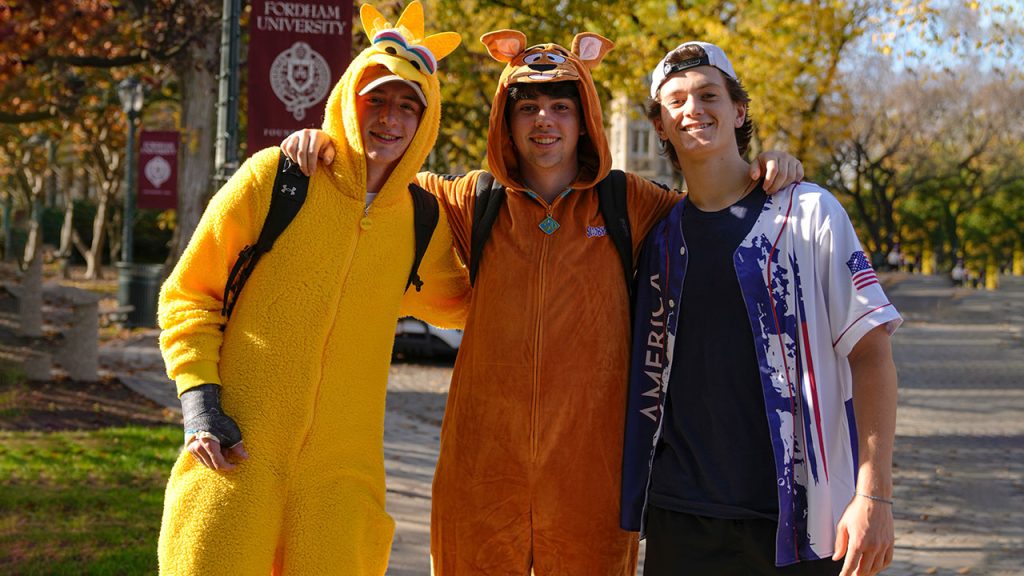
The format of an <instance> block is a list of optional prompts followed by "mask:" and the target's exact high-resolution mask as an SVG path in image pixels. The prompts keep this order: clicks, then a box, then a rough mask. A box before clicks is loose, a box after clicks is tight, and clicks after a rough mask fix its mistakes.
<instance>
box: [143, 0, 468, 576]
mask: <svg viewBox="0 0 1024 576" xmlns="http://www.w3.org/2000/svg"><path fill="white" fill-rule="evenodd" d="M361 16H362V20H363V23H364V28H365V29H366V32H367V35H368V36H369V37H370V38H371V41H372V46H371V47H370V48H368V49H366V50H364V51H363V52H362V53H360V54H359V55H358V56H357V57H356V58H355V59H354V60H353V61H352V63H351V64H350V65H349V68H348V70H347V71H346V72H345V73H344V75H343V76H342V77H341V80H340V81H339V82H338V84H337V85H336V86H335V88H334V90H333V92H332V93H331V96H330V97H329V99H328V101H327V107H326V112H325V119H324V124H323V127H324V130H325V132H326V133H327V134H329V135H330V137H331V139H332V141H333V142H334V143H335V146H336V148H337V150H338V157H337V159H336V160H335V162H334V165H333V166H332V169H331V170H324V171H321V172H320V173H318V174H317V175H316V176H315V177H313V178H311V179H310V182H309V194H308V197H307V199H306V200H305V202H304V203H303V205H302V207H301V210H299V212H298V214H297V215H296V216H295V218H294V220H292V221H291V223H289V224H288V226H287V228H285V230H284V232H283V233H281V234H280V236H279V237H278V238H277V240H276V242H275V243H274V246H273V250H271V251H269V252H267V253H266V254H265V255H264V256H263V258H262V259H260V261H259V264H258V265H257V266H255V268H254V269H253V270H252V275H251V276H250V277H249V279H248V282H247V283H246V284H245V290H244V291H242V292H241V295H240V296H239V297H238V300H237V306H234V307H233V311H232V312H229V311H228V310H232V308H230V307H225V304H226V303H225V301H224V296H223V295H224V294H225V286H226V284H227V283H228V278H229V273H230V271H231V270H232V268H233V266H234V263H235V262H236V260H237V259H239V258H240V256H239V254H240V252H241V251H242V250H243V248H246V247H249V246H252V245H253V244H255V243H256V241H257V238H258V237H260V235H261V229H263V225H264V220H265V219H266V218H267V217H268V216H267V215H268V212H269V206H270V204H271V198H272V197H274V198H275V201H277V200H280V199H282V197H283V198H284V201H285V202H287V201H289V200H288V198H290V192H289V186H287V185H282V186H280V187H279V188H277V189H273V188H274V183H275V174H276V171H277V169H278V157H279V153H280V152H279V150H278V149H277V148H273V149H266V150H262V151H259V152H257V153H256V154H254V155H253V156H252V157H251V158H250V159H249V160H248V161H246V163H245V164H244V165H243V166H242V167H241V168H240V169H239V170H238V172H237V173H236V174H235V175H234V176H233V177H232V178H231V180H230V181H229V182H228V183H227V184H226V185H225V186H224V187H223V188H222V189H221V190H220V191H218V192H217V194H216V195H215V196H214V197H213V199H212V200H211V201H210V204H209V206H208V207H207V209H206V211H205V213H204V214H203V218H202V220H201V222H200V224H199V227H198V228H197V229H196V232H195V235H194V236H193V237H192V239H191V240H190V242H189V245H188V248H187V249H186V250H185V253H184V254H183V255H182V258H181V260H180V261H179V262H178V265H177V266H176V267H175V269H174V271H173V272H172V273H171V275H170V276H169V277H168V279H167V281H166V283H165V284H164V286H163V289H162V290H161V295H160V310H159V319H160V326H161V328H163V332H162V333H161V335H160V346H161V349H162V352H163V355H164V359H165V362H166V364H167V372H168V375H169V376H170V377H171V378H173V379H174V380H175V382H176V384H177V387H178V392H179V395H180V398H181V402H182V414H183V419H184V427H185V435H186V438H185V444H186V448H187V449H186V450H185V451H183V452H182V453H181V455H180V456H179V457H178V460H177V462H176V463H175V465H174V469H173V470H172V471H171V477H170V480H169V481H168V484H167V493H166V497H165V501H164V515H163V525H162V527H161V531H160V542H159V547H158V555H159V563H160V572H161V574H175V575H197V576H198V575H204V576H205V575H209V574H271V573H283V574H340V575H346V576H349V575H366V576H380V575H383V574H384V573H385V570H386V567H387V563H388V554H389V552H390V548H391V537H392V533H393V531H394V521H393V520H392V519H391V517H390V516H389V515H388V514H387V512H386V511H385V505H384V497H385V489H384V461H383V445H382V438H383V434H384V398H385V394H386V384H387V371H388V364H389V362H390V358H391V347H392V342H393V340H394V327H395V320H396V318H398V317H399V315H401V314H409V313H413V314H416V315H417V316H420V317H423V318H425V319H427V320H429V321H431V322H435V323H441V324H448V325H455V326H458V325H461V323H462V320H463V316H464V313H463V306H462V302H463V298H464V297H466V296H467V295H468V288H469V286H468V283H467V282H466V279H465V271H464V269H463V268H462V267H461V266H459V265H458V264H457V262H455V261H454V259H453V257H452V255H451V249H452V240H451V235H450V231H449V226H448V224H447V221H446V218H445V214H444V212H443V211H442V212H441V214H440V218H439V222H438V225H437V227H436V230H435V232H434V234H433V236H432V238H431V241H430V244H429V246H428V247H427V249H426V252H425V254H424V256H423V260H422V262H421V264H420V267H419V274H420V276H422V277H423V279H424V281H423V291H422V292H421V293H420V294H419V297H418V298H417V299H416V300H415V302H411V303H410V304H409V306H407V307H404V308H403V298H404V291H405V289H406V287H407V285H408V282H409V278H410V265H411V263H412V262H413V257H414V237H413V218H414V215H413V200H412V198H411V194H410V190H409V182H410V181H411V180H412V179H413V177H414V175H415V173H416V170H418V169H419V167H420V166H421V165H422V163H423V161H424V159H425V158H426V156H427V153H428V152H429V151H430V149H431V147H432V146H433V144H434V140H435V139H436V137H437V132H438V125H439V119H440V106H441V104H440V87H439V85H438V80H437V77H436V76H435V73H434V72H435V68H434V66H436V63H437V59H439V58H443V57H444V56H445V55H447V54H448V53H449V52H450V51H451V50H453V49H454V48H455V47H456V46H457V45H458V43H459V39H458V36H457V35H454V34H451V35H434V36H429V37H426V38H424V37H423V12H422V8H421V7H420V6H419V4H416V3H412V4H410V6H409V7H408V8H407V9H406V12H405V13H403V16H402V19H401V20H399V23H398V26H396V27H394V28H392V27H391V26H390V25H389V24H388V23H387V22H386V21H385V20H384V19H383V17H379V13H377V12H376V10H373V9H372V8H370V7H369V6H363V10H362V12H361ZM424 62H426V63H429V64H431V66H429V67H428V66H424V65H423V63H424ZM291 193H294V189H291ZM228 315H230V320H229V319H228V318H227V316H228ZM243 439H244V448H243V443H242V442H243Z"/></svg>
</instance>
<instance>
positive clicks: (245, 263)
mask: <svg viewBox="0 0 1024 576" xmlns="http://www.w3.org/2000/svg"><path fill="white" fill-rule="evenodd" d="M275 174H276V175H275V176H274V188H273V192H272V193H271V196H270V210H269V211H268V212H267V218H266V220H264V221H263V229H262V230H260V235H259V238H258V239H257V240H256V243H255V244H252V245H248V246H246V247H245V248H243V249H242V251H241V252H239V253H238V259H237V260H235V265H234V266H232V267H231V273H230V274H229V275H228V281H227V284H226V285H225V286H224V307H223V308H222V309H221V311H220V313H221V314H222V315H223V316H224V317H225V318H231V312H232V311H233V310H234V309H235V304H236V303H237V302H238V296H239V295H240V294H241V293H242V288H243V287H245V283H246V281H248V280H249V275H250V274H252V271H253V269H254V268H255V267H256V263H257V262H259V260H260V257H262V256H263V255H264V254H266V253H267V252H270V249H271V248H273V247H274V242H275V241H276V240H277V237H278V236H280V235H281V233H282V232H284V230H285V228H287V227H288V225H289V224H291V222H292V220H294V219H295V215H296V214H298V213H299V209H300V208H302V203H303V202H305V201H306V192H308V190H309V176H306V175H305V174H303V173H302V171H301V170H299V166H298V165H297V164H295V163H294V162H292V161H291V160H289V159H288V157H287V156H285V155H284V152H281V156H280V157H279V158H278V160H277V171H276V173H275ZM222 328H223V326H222Z"/></svg>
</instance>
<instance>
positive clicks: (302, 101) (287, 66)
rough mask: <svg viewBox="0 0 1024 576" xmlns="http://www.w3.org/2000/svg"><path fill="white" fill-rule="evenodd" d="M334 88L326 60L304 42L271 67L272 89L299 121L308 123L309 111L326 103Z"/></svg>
mask: <svg viewBox="0 0 1024 576" xmlns="http://www.w3.org/2000/svg"><path fill="white" fill-rule="evenodd" d="M331 86H333V83H332V82H331V67H330V66H329V65H328V64H327V60H325V59H324V57H323V56H321V55H320V53H319V52H317V51H316V50H313V48H312V47H310V45H309V44H306V43H305V42H296V43H294V44H292V45H291V46H290V47H289V48H288V49H287V50H285V51H283V52H281V53H280V54H278V55H277V58H274V63H273V64H271V66H270V87H271V88H273V90H274V95H275V96H277V98H278V100H280V101H281V102H282V103H284V105H285V109H286V110H288V111H289V112H291V113H292V116H294V117H295V119H296V120H300V121H301V120H303V119H305V117H306V109H307V108H310V107H313V106H315V105H317V104H319V103H320V102H321V101H323V99H324V97H326V96H327V93H328V92H329V91H330V90H331Z"/></svg>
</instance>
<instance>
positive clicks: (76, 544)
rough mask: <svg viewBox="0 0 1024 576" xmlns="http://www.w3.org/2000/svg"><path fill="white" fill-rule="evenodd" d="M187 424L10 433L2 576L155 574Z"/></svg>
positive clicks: (2, 455) (2, 501)
mask: <svg viewBox="0 0 1024 576" xmlns="http://www.w3.org/2000/svg"><path fill="white" fill-rule="evenodd" d="M180 446H181V429H180V428H179V427H172V426H166V427H159V428H140V427H127V428H106V429H101V430H94V431H76V432H3V431H0V573H3V574H26V575H28V574H152V573H155V572H156V541H157V536H158V534H159V530H160V515H161V510H162V506H163V491H164V485H165V483H166V481H167V476H168V475H169V473H170V469H171V466H172V465H173V463H174V459H175V457H176V456H177V454H178V450H179V448H180Z"/></svg>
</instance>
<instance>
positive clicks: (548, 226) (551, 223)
mask: <svg viewBox="0 0 1024 576" xmlns="http://www.w3.org/2000/svg"><path fill="white" fill-rule="evenodd" d="M538 226H540V229H541V230H543V231H544V233H545V234H548V235H551V234H554V233H555V230H558V228H559V227H560V225H559V224H558V220H555V219H554V218H552V217H551V216H550V215H548V217H547V218H545V219H543V220H541V221H540V224H538Z"/></svg>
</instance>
